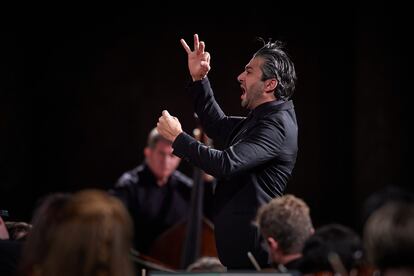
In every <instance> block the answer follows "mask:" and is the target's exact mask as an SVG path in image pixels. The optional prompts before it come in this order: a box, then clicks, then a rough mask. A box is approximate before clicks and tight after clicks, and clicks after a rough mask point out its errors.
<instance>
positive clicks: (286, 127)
mask: <svg viewBox="0 0 414 276" xmlns="http://www.w3.org/2000/svg"><path fill="white" fill-rule="evenodd" d="M181 44H182V45H183V47H184V49H185V50H186V52H187V54H188V67H189V71H190V75H191V77H192V80H193V82H192V83H191V84H190V85H189V88H188V89H189V91H190V93H191V94H192V95H193V98H194V105H195V110H196V113H197V115H198V117H199V119H200V121H201V124H202V126H203V128H204V130H205V131H206V133H207V135H208V136H209V137H211V138H212V139H213V141H217V142H218V144H221V145H225V147H224V148H223V149H222V150H218V149H212V148H209V147H207V146H205V145H203V144H201V143H199V142H197V141H196V140H195V139H194V138H192V137H191V136H190V135H188V134H186V133H185V132H183V131H182V129H181V124H180V122H179V121H178V119H177V118H176V117H173V116H171V115H170V114H169V113H168V111H166V110H164V111H163V114H162V116H161V117H160V118H159V121H158V124H157V128H158V131H159V132H160V134H161V135H162V136H164V137H165V138H166V139H167V140H170V141H173V145H172V146H173V148H174V152H173V153H174V154H175V155H177V156H179V157H181V158H183V159H184V160H187V161H189V162H191V163H192V164H194V165H196V166H198V167H200V168H201V169H203V170H204V171H205V172H207V173H209V174H211V175H213V176H215V177H216V178H217V179H218V183H217V187H216V190H215V195H214V207H215V214H214V225H215V236H216V245H217V249H218V253H219V258H220V260H221V262H222V263H223V264H224V265H225V266H227V267H228V268H229V269H252V268H253V266H252V265H251V263H250V261H249V259H248V256H247V252H249V251H250V252H252V254H253V255H254V256H255V257H256V259H257V260H258V262H259V264H260V265H262V266H267V265H268V264H269V260H268V254H267V252H265V251H264V250H263V249H262V248H261V246H260V233H259V232H258V231H257V228H256V227H255V226H254V225H253V223H252V221H253V220H254V217H255V215H256V211H257V208H258V207H260V206H261V205H262V204H264V203H266V202H269V201H270V200H271V199H272V198H274V197H277V196H281V195H283V193H284V191H285V188H286V184H287V182H288V180H289V178H290V177H291V173H292V170H293V167H294V165H295V162H296V155H297V150H298V148H297V131H298V130H297V123H296V115H295V111H294V107H293V103H292V101H291V100H289V98H290V96H291V95H292V93H293V91H294V88H295V81H296V73H295V68H294V65H293V63H292V61H291V60H290V58H289V57H288V56H287V54H286V53H285V52H284V51H283V50H282V49H281V47H280V43H271V42H269V43H267V44H265V45H264V46H263V47H262V48H261V49H259V50H258V51H257V52H256V53H255V54H254V55H253V58H252V59H251V60H250V61H249V63H248V64H247V65H246V67H245V70H244V71H243V72H242V73H241V74H240V75H239V76H238V78H237V79H238V81H239V83H240V87H241V91H242V95H241V105H242V106H243V107H245V108H247V109H249V110H251V111H250V113H249V115H248V117H247V118H243V117H233V116H226V115H225V114H224V112H223V111H222V110H221V108H220V107H219V105H218V104H217V102H216V100H215V99H214V94H213V91H212V89H211V86H210V83H209V80H208V78H207V73H208V72H209V70H210V54H209V53H208V52H206V51H205V44H204V42H203V41H199V39H198V36H197V35H196V34H195V35H194V50H191V49H190V47H189V46H188V45H187V43H186V42H185V41H184V40H183V39H181Z"/></svg>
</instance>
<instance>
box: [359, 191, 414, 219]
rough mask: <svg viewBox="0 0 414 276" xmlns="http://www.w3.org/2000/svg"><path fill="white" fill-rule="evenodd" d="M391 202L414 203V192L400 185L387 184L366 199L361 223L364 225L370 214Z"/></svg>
mask: <svg viewBox="0 0 414 276" xmlns="http://www.w3.org/2000/svg"><path fill="white" fill-rule="evenodd" d="M389 202H411V203H414V194H413V193H412V192H410V191H407V190H405V189H403V188H401V187H398V186H386V187H384V188H382V189H380V190H378V191H376V192H374V193H372V194H371V195H370V196H369V197H368V198H367V199H366V200H365V201H364V204H363V206H362V211H361V220H362V222H361V225H362V226H363V225H364V224H365V222H366V221H367V220H368V218H369V216H370V215H371V214H372V213H373V212H375V211H376V210H378V209H379V208H381V207H382V206H384V205H385V204H387V203H389Z"/></svg>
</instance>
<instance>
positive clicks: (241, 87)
mask: <svg viewBox="0 0 414 276" xmlns="http://www.w3.org/2000/svg"><path fill="white" fill-rule="evenodd" d="M240 89H241V91H242V94H241V96H240V98H241V99H243V97H244V96H246V89H245V88H244V87H243V86H241V85H240Z"/></svg>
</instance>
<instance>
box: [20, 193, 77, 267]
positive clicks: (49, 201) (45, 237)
mask: <svg viewBox="0 0 414 276" xmlns="http://www.w3.org/2000/svg"><path fill="white" fill-rule="evenodd" d="M69 198H70V195H69V194H64V193H54V194H49V195H47V196H45V197H43V198H42V199H40V200H39V203H38V207H37V208H36V209H35V212H34V214H33V218H32V221H31V224H32V229H31V230H30V232H29V234H28V235H27V239H26V241H25V244H24V248H23V254H22V262H21V270H22V271H23V273H22V274H27V273H30V271H32V270H33V269H35V268H36V266H38V265H39V264H40V263H42V262H43V261H44V259H45V257H46V255H47V253H48V251H49V247H50V244H51V239H52V236H53V235H54V233H55V230H56V227H57V225H58V224H59V222H60V219H61V216H62V210H63V207H64V206H65V204H66V202H67V201H68V200H69Z"/></svg>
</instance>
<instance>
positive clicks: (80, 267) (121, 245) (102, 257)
mask: <svg viewBox="0 0 414 276" xmlns="http://www.w3.org/2000/svg"><path fill="white" fill-rule="evenodd" d="M131 241H132V221H131V219H130V217H129V214H128V211H127V210H126V209H125V207H124V205H123V204H122V203H121V202H120V201H119V200H118V199H117V198H115V197H112V196H110V195H108V194H107V193H105V192H103V191H98V190H84V191H80V192H78V193H76V194H75V195H73V197H72V198H71V199H70V200H69V201H68V202H67V204H66V205H65V207H64V209H63V213H62V220H61V222H60V224H59V225H58V227H57V228H56V231H55V233H54V237H53V240H52V244H51V247H50V250H49V252H48V255H47V257H46V259H45V261H44V262H43V264H42V265H41V267H40V275H61V276H66V275H68V276H69V275H71V276H72V275H85V276H86V275H88V276H91V275H108V276H111V275H127V276H128V275H133V267H132V263H131V261H130V258H129V252H130V248H131V246H132V244H131Z"/></svg>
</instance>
